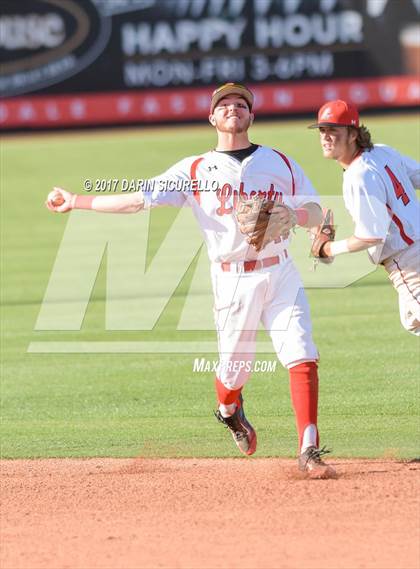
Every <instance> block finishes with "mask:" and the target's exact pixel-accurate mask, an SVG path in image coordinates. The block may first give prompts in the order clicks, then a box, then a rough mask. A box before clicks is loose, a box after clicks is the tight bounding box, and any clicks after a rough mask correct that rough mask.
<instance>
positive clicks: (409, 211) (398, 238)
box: [343, 144, 420, 263]
mask: <svg viewBox="0 0 420 569" xmlns="http://www.w3.org/2000/svg"><path fill="white" fill-rule="evenodd" d="M415 188H420V164H419V163H418V162H416V161H415V160H413V159H411V158H408V157H406V156H402V155H401V154H400V153H399V152H397V151H396V150H395V149H393V148H391V147H389V146H385V145H383V144H375V145H374V147H373V149H372V150H371V151H365V152H363V153H362V154H361V155H360V156H359V157H357V158H356V159H355V160H354V161H353V162H352V163H351V164H350V166H349V167H348V168H347V170H346V171H345V172H344V175H343V196H344V202H345V205H346V208H347V210H348V212H349V213H350V215H351V216H352V218H353V221H354V223H355V230H354V235H355V236H356V237H358V238H359V239H369V238H376V239H381V240H382V243H381V244H379V245H376V246H374V247H370V248H369V249H368V253H369V256H370V258H371V260H372V261H373V262H374V263H381V262H382V261H384V260H385V259H387V258H389V257H390V256H391V255H393V254H395V253H397V252H398V251H401V250H403V249H405V248H407V247H409V246H410V245H412V244H413V243H414V242H415V241H417V240H418V239H420V202H419V201H418V199H417V196H416V192H415Z"/></svg>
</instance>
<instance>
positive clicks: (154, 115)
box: [0, 0, 420, 127]
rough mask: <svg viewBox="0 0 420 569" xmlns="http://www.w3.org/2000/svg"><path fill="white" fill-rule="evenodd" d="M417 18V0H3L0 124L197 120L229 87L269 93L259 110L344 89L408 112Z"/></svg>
mask: <svg viewBox="0 0 420 569" xmlns="http://www.w3.org/2000/svg"><path fill="white" fill-rule="evenodd" d="M419 13H420V2H419V0H401V1H398V2H396V1H395V0H30V1H29V0H20V1H19V2H15V1H14V0H3V2H2V13H1V15H0V59H1V62H2V63H1V74H0V96H1V97H2V99H3V101H2V102H1V103H0V123H2V124H3V125H4V126H6V127H8V126H9V127H17V126H19V125H21V126H23V127H24V126H42V125H43V124H45V125H46V126H53V125H54V124H57V125H65V124H73V123H76V124H77V123H81V124H96V123H102V122H105V123H107V122H108V123H114V122H117V123H119V122H122V123H124V122H126V121H130V122H131V121H141V122H155V121H159V120H165V121H168V120H185V119H195V118H200V117H203V116H205V111H206V110H207V101H208V96H209V93H210V92H211V90H212V89H213V88H214V87H215V86H216V85H219V84H221V83H224V82H227V81H235V82H241V83H246V84H248V85H249V86H251V88H253V89H254V90H256V92H257V95H258V93H260V96H263V95H264V96H265V98H266V100H265V101H264V103H265V104H264V105H262V104H261V105H260V113H261V114H263V113H267V114H273V113H280V114H284V113H290V112H301V111H305V110H312V109H313V108H314V107H316V106H317V105H318V104H320V103H322V102H323V101H324V100H325V99H326V98H328V97H329V96H330V93H339V94H340V96H344V95H346V96H347V97H349V96H351V95H352V93H351V92H349V91H348V90H346V89H351V91H352V92H354V93H355V94H356V95H355V96H356V99H354V100H355V102H358V103H359V104H360V105H361V106H365V107H368V106H381V107H387V106H405V105H409V106H413V105H415V104H417V102H418V100H419V74H420V24H419V23H418V16H419ZM349 82H350V83H349ZM267 89H268V90H267ZM343 89H344V93H343V94H341V93H342V90H343ZM301 92H306V93H307V94H308V96H307V97H306V98H305V102H304V103H305V104H302V102H299V100H300V96H301V95H300V93H301ZM334 96H335V95H334ZM319 97H321V98H319ZM357 99H359V100H357ZM191 100H192V101H193V103H192V105H191ZM147 101H148V102H147ZM204 101H206V103H204ZM305 105H306V106H305ZM105 107H107V108H106V109H105ZM162 111H163V112H162Z"/></svg>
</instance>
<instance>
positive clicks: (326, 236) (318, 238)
mask: <svg viewBox="0 0 420 569" xmlns="http://www.w3.org/2000/svg"><path fill="white" fill-rule="evenodd" d="M310 236H311V239H312V246H311V256H312V257H315V259H317V260H319V261H322V262H323V263H332V262H333V260H334V257H327V256H326V255H324V254H323V252H322V249H323V247H324V245H325V243H327V241H334V239H335V226H334V215H333V212H332V210H331V209H323V210H322V221H321V223H320V224H319V225H317V226H316V227H312V228H311V229H310Z"/></svg>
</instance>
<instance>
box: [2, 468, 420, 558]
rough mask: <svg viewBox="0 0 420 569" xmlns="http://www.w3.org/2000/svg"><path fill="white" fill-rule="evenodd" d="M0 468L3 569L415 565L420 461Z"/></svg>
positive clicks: (419, 515) (417, 552)
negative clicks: (312, 471) (326, 467)
mask: <svg viewBox="0 0 420 569" xmlns="http://www.w3.org/2000/svg"><path fill="white" fill-rule="evenodd" d="M330 463H331V464H333V465H334V466H335V467H336V468H337V471H338V473H339V476H338V478H337V479H336V480H305V479H302V478H301V477H300V475H299V474H298V473H297V472H296V464H295V461H291V460H278V459H223V460H222V459H219V460H217V459H216V460H210V459H186V460H181V459H165V460H154V459H140V458H139V459H123V460H121V459H89V460H73V459H65V460H31V461H23V460H16V461H1V464H0V466H1V484H2V486H1V500H2V511H1V545H2V547H1V558H0V566H1V567H2V569H18V568H31V569H37V568H41V567H42V568H54V569H59V568H72V569H73V568H80V569H82V568H83V569H90V568H92V569H93V568H107V569H111V568H112V569H131V568H145V567H147V568H157V567H159V568H160V567H163V568H168V569H169V568H175V567H177V568H191V569H193V568H194V569H196V568H209V569H210V568H213V569H217V568H222V567H223V568H236V567H237V568H241V569H254V568H255V569H256V568H261V569H262V568H264V569H268V568H270V569H274V568H276V569H277V568H293V569H301V568H302V569H303V568H317V569H324V568H331V569H332V568H334V569H341V568H346V569H354V568H359V567H360V568H361V567H363V568H373V567H374V568H378V569H388V568H389V569H391V568H392V569H394V568H401V569H409V568H418V567H420V554H419V541H418V539H419V535H420V533H419V530H420V508H419V505H420V504H419V492H418V489H419V488H418V483H419V474H420V463H418V462H405V463H404V462H396V461H388V460H376V461H368V460H348V461H344V460H336V461H334V460H332V461H330Z"/></svg>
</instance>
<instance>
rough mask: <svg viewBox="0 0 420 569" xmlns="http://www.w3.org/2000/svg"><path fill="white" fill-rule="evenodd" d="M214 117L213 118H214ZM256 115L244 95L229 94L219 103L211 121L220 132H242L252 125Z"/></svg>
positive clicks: (211, 116)
mask: <svg viewBox="0 0 420 569" xmlns="http://www.w3.org/2000/svg"><path fill="white" fill-rule="evenodd" d="M212 119H213V120H212ZM253 119H254V115H253V114H252V113H251V112H250V110H249V107H248V105H247V103H246V101H245V99H243V98H242V97H238V96H237V95H228V96H227V97H224V98H223V99H220V101H219V102H218V103H217V106H216V107H215V109H214V111H213V114H212V115H210V122H211V123H212V124H213V126H215V127H216V129H217V130H218V131H219V132H229V133H235V134H238V133H241V132H246V131H247V130H248V128H249V127H250V125H251V123H252V121H253Z"/></svg>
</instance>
